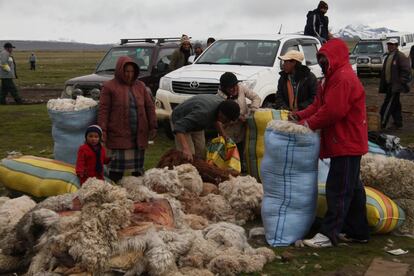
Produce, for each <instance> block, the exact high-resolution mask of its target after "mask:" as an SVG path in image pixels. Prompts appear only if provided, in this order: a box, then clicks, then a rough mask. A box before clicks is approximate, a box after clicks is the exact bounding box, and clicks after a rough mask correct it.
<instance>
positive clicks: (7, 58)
mask: <svg viewBox="0 0 414 276" xmlns="http://www.w3.org/2000/svg"><path fill="white" fill-rule="evenodd" d="M3 47H4V50H3V51H1V53H0V79H1V90H0V104H6V96H7V94H8V93H10V94H11V95H12V97H13V98H14V100H15V101H16V103H17V104H21V103H22V99H21V98H20V96H19V93H18V92H17V87H16V85H15V84H14V82H13V79H16V78H17V74H16V63H15V61H14V58H13V55H12V52H13V49H14V48H16V47H14V46H13V45H12V44H11V43H10V42H6V43H5V44H4V46H3Z"/></svg>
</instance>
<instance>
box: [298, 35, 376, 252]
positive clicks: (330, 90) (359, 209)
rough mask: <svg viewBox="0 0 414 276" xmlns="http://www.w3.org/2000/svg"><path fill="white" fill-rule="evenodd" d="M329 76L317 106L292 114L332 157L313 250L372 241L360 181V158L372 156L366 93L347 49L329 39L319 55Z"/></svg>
mask: <svg viewBox="0 0 414 276" xmlns="http://www.w3.org/2000/svg"><path fill="white" fill-rule="evenodd" d="M317 58H318V63H319V64H320V66H321V67H322V72H323V74H324V76H325V78H324V79H323V80H322V81H321V83H320V87H319V88H318V94H317V95H316V97H315V100H314V102H313V103H312V104H311V105H310V106H308V107H307V108H306V109H305V110H302V111H298V112H295V113H293V114H292V115H290V118H293V119H296V120H299V124H302V125H305V126H308V127H309V128H310V129H311V130H320V137H321V146H320V157H321V158H330V159H331V162H330V169H329V173H328V178H327V180H326V200H327V205H328V210H327V212H326V214H325V217H324V218H323V221H322V225H321V229H320V230H319V233H317V234H316V235H315V236H314V237H313V238H312V239H307V240H304V241H303V242H304V244H305V245H307V246H311V247H316V248H320V247H330V246H332V245H337V243H338V239H340V240H345V241H355V242H361V243H364V242H368V239H369V227H368V221H367V216H366V195H365V189H364V186H363V184H362V182H361V180H360V178H359V172H360V161H361V156H362V155H364V154H365V153H367V152H368V129H367V116H366V106H365V91H364V87H363V86H362V84H361V82H360V81H359V79H358V77H357V76H356V74H355V73H354V71H353V70H352V67H351V64H350V63H349V54H348V47H347V46H346V44H345V42H343V41H342V40H340V39H331V40H329V41H328V42H327V43H325V44H324V45H323V46H322V47H321V49H320V50H319V52H318V54H317Z"/></svg>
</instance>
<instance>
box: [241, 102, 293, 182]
mask: <svg viewBox="0 0 414 276" xmlns="http://www.w3.org/2000/svg"><path fill="white" fill-rule="evenodd" d="M288 114H289V111H287V110H275V109H268V108H264V109H259V110H257V111H256V112H255V113H254V114H253V116H251V117H249V118H248V119H247V130H246V145H245V159H246V163H247V172H248V173H249V174H250V175H251V176H253V177H255V178H256V179H257V181H259V182H260V164H261V162H262V159H263V155H264V150H265V147H264V134H265V130H266V126H267V123H269V122H270V121H272V120H287V119H288Z"/></svg>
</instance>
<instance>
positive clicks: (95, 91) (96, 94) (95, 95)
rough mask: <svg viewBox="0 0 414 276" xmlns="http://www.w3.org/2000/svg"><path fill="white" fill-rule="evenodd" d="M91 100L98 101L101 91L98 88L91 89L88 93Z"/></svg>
mask: <svg viewBox="0 0 414 276" xmlns="http://www.w3.org/2000/svg"><path fill="white" fill-rule="evenodd" d="M89 93H90V94H91V97H92V99H94V100H95V101H97V100H99V95H100V94H101V90H99V88H93V89H92V90H91V91H90V92H89Z"/></svg>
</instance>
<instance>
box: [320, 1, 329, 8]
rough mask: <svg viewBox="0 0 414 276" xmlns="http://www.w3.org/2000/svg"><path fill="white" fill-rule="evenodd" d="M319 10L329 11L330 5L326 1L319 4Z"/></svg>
mask: <svg viewBox="0 0 414 276" xmlns="http://www.w3.org/2000/svg"><path fill="white" fill-rule="evenodd" d="M318 9H328V3H326V2H325V1H320V2H319V4H318Z"/></svg>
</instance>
